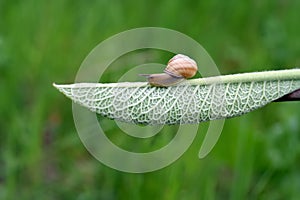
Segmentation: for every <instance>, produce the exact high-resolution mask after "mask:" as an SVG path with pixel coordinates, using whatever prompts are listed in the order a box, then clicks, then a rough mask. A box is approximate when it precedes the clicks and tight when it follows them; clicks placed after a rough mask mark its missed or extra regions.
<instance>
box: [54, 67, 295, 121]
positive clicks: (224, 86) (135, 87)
mask: <svg viewBox="0 0 300 200" xmlns="http://www.w3.org/2000/svg"><path fill="white" fill-rule="evenodd" d="M54 86H55V87H56V88H57V89H58V90H59V91H61V92H62V93H64V94H65V95H66V96H67V97H69V98H70V99H72V100H73V101H74V102H75V103H78V104H80V105H82V106H84V107H87V108H88V109H90V110H91V111H93V112H96V113H98V114H100V115H102V116H105V117H108V118H110V119H116V120H120V121H123V122H128V123H137V124H150V125H156V124H194V123H199V122H203V121H209V120H214V119H222V118H230V117H235V116H239V115H242V114H245V113H248V112H250V111H252V110H255V109H257V108H260V107H262V106H265V105H266V104H268V103H270V102H272V101H274V100H276V99H279V98H280V97H282V96H284V95H287V94H289V93H291V92H293V91H295V90H297V89H299V88H300V69H292V70H280V71H267V72H254V73H244V74H235V75H226V76H217V77H208V78H201V79H193V80H189V81H185V82H184V83H182V84H180V85H176V86H172V87H166V88H164V87H151V86H149V85H148V84H147V83H145V82H133V83H129V82H124V83H108V84H101V83H75V84H70V85H56V84H54Z"/></svg>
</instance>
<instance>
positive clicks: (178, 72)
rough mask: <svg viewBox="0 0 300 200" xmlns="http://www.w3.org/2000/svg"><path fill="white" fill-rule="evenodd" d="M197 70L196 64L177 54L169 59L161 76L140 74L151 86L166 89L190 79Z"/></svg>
mask: <svg viewBox="0 0 300 200" xmlns="http://www.w3.org/2000/svg"><path fill="white" fill-rule="evenodd" d="M197 70H198V67H197V63H196V62H195V61H194V60H193V59H191V58H190V57H188V56H185V55H182V54H177V55H175V56H174V57H173V58H171V59H170V60H169V62H168V64H167V67H166V68H165V70H164V73H161V74H140V76H145V77H146V78H148V82H149V84H150V85H152V86H159V87H167V86H172V85H176V84H178V83H180V82H181V81H183V80H185V79H187V78H192V77H193V76H195V74H196V72H197Z"/></svg>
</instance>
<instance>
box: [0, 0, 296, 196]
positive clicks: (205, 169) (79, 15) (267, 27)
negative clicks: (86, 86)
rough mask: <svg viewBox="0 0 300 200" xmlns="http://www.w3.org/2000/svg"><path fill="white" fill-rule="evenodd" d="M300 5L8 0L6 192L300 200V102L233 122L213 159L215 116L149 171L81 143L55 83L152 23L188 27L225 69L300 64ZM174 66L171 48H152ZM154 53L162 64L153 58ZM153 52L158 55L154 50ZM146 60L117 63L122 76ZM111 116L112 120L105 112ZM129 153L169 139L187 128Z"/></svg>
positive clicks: (1, 78)
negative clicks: (102, 158) (108, 159)
mask: <svg viewBox="0 0 300 200" xmlns="http://www.w3.org/2000/svg"><path fill="white" fill-rule="evenodd" d="M299 9H300V1H297V0H289V1H273V0H272V1H271V0H270V1H259V0H255V1H240V0H229V1H217V0H212V1H192V0H188V1H178V0H168V1H133V0H129V1H117V0H110V1H96V0H94V1H93V0H92V1H83V0H80V1H71V0H70V1H61V0H52V1H38V0H26V1H21V0H12V1H8V0H0V137H1V139H0V199H299V198H300V193H299V188H300V169H299V166H300V138H299V133H300V125H299V120H300V112H299V103H297V102H294V103H272V104H270V105H268V106H266V107H264V108H262V109H259V110H257V111H254V112H252V113H249V114H247V115H245V116H241V117H238V118H233V119H229V120H226V123H225V127H224V130H223V132H222V135H221V137H220V140H219V141H218V143H217V145H216V146H215V148H214V149H213V151H212V152H211V153H210V154H209V156H208V157H206V158H204V159H202V160H200V159H198V157H197V155H198V151H199V148H200V146H201V142H202V140H203V137H204V133H205V131H206V128H207V126H208V123H203V124H201V125H200V128H199V131H198V134H197V137H196V139H195V141H194V143H193V144H192V146H191V147H190V148H189V149H188V151H187V152H186V153H185V154H184V155H183V156H182V157H181V158H180V159H178V160H177V161H176V162H175V163H173V164H172V165H170V166H168V167H166V168H164V169H161V170H159V171H155V172H151V173H146V174H129V173H123V172H119V171H116V170H113V169H111V168H109V167H106V166H104V165H103V164H101V163H100V162H99V161H97V160H96V159H95V158H94V157H92V156H91V155H90V154H89V153H88V152H87V150H86V149H85V148H84V146H83V144H82V143H81V141H80V139H79V137H78V135H77V132H76V129H75V126H74V122H73V117H72V109H71V101H70V100H69V99H67V98H65V97H64V96H63V95H62V94H61V93H59V92H58V91H57V90H56V89H55V88H54V87H53V86H52V83H53V82H57V83H72V82H73V81H74V79H75V75H76V72H77V70H78V68H79V66H80V64H81V62H82V61H83V59H84V58H85V57H86V56H87V54H88V53H89V52H90V51H91V50H92V49H93V48H94V47H95V46H96V45H97V44H98V43H99V42H101V41H103V40H105V39H107V38H108V37H110V36H112V35H114V34H117V33H119V32H122V31H125V30H128V29H131V28H136V27H144V26H158V27H165V28H170V29H174V30H177V31H180V32H182V33H184V34H186V35H188V36H190V37H192V38H193V39H195V40H196V41H198V42H199V43H200V44H202V45H203V47H204V48H205V49H206V50H207V51H208V52H209V54H210V55H211V57H212V58H213V59H214V61H215V62H216V64H217V65H218V66H219V70H220V72H221V73H222V74H230V73H240V72H250V71H263V70H270V69H286V68H295V67H297V66H299V64H300V56H299V55H300V39H299V37H300V25H299V23H300V22H299V19H300V13H299ZM142 53H144V54H143V55H145V62H146V61H151V58H155V59H157V60H158V61H160V62H161V63H165V62H166V59H167V58H168V56H169V55H166V53H165V52H162V53H161V54H160V52H158V51H156V52H154V53H153V52H152V53H151V52H150V53H149V52H146V53H145V52H142ZM149 55H150V59H149V60H147V59H146V57H147V56H149ZM151 56H152V57H151ZM131 62H132V63H134V61H132V60H131V59H128V60H127V61H126V62H124V65H122V63H121V62H119V63H115V65H117V66H118V67H119V68H117V70H116V69H114V68H113V67H112V69H111V70H108V71H107V73H106V75H105V77H104V80H103V81H105V82H113V81H116V80H118V78H120V77H121V76H122V74H124V73H125V72H126V71H127V70H129V69H131V68H132V67H133V65H132V64H130V63H131ZM102 120H104V121H105V120H106V119H101V118H100V121H102ZM105 124H107V125H106V127H105V128H106V130H107V132H106V133H107V135H108V136H109V137H110V138H111V139H112V140H113V141H114V142H115V143H117V144H120V145H121V146H122V145H123V146H124V148H129V149H134V150H136V151H141V152H142V151H149V150H151V149H156V148H159V147H161V146H163V145H164V144H167V143H168V141H170V139H172V137H173V134H174V131H176V129H177V127H167V128H165V129H164V130H163V131H162V134H160V135H159V136H158V137H154V138H152V139H147V140H146V141H143V140H142V139H140V140H132V139H131V138H128V137H125V136H123V135H124V133H122V131H121V130H120V129H119V128H118V127H117V126H116V124H115V123H113V122H111V121H110V122H107V123H105Z"/></svg>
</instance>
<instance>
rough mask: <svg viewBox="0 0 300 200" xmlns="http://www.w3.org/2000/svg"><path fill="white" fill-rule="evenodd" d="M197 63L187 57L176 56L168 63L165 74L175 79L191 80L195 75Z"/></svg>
mask: <svg viewBox="0 0 300 200" xmlns="http://www.w3.org/2000/svg"><path fill="white" fill-rule="evenodd" d="M197 70H198V67H197V63H196V62H195V61H194V60H193V59H191V58H190V57H188V56H185V55H182V54H177V55H176V56H174V57H173V58H171V59H170V60H169V62H168V65H167V67H166V69H165V70H164V72H165V73H167V74H169V75H171V76H174V77H177V78H181V77H183V78H191V77H193V76H195V74H196V73H197Z"/></svg>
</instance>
